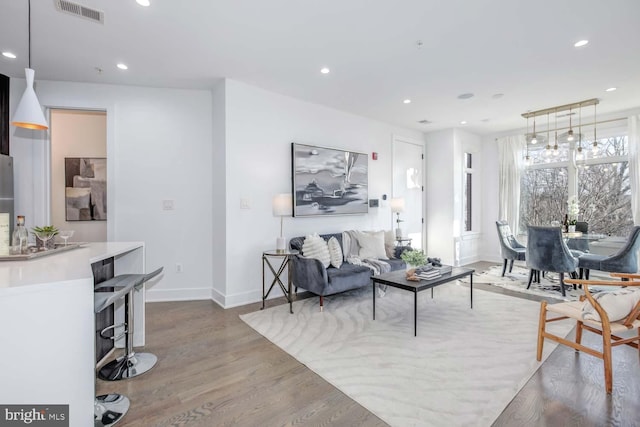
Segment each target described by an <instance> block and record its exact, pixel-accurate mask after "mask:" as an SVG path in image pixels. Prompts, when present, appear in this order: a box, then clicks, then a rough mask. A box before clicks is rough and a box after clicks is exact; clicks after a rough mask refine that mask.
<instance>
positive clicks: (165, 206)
mask: <svg viewBox="0 0 640 427" xmlns="http://www.w3.org/2000/svg"><path fill="white" fill-rule="evenodd" d="M162 210H163V211H172V210H173V200H163V201H162Z"/></svg>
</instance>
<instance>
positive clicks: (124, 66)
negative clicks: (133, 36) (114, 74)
mask: <svg viewBox="0 0 640 427" xmlns="http://www.w3.org/2000/svg"><path fill="white" fill-rule="evenodd" d="M116 67H118V68H120V69H121V70H128V69H129V67H127V65H126V64H123V63H122V62H121V63H119V64H118V65H116Z"/></svg>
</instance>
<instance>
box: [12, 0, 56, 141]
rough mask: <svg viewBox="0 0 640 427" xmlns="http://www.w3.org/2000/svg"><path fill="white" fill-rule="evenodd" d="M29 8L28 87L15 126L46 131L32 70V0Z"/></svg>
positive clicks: (15, 119) (15, 115) (17, 110)
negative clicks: (34, 87)
mask: <svg viewBox="0 0 640 427" xmlns="http://www.w3.org/2000/svg"><path fill="white" fill-rule="evenodd" d="M28 7H29V68H25V70H24V73H25V77H26V80H27V87H26V89H25V90H24V94H23V95H22V98H21V99H20V102H19V103H18V108H16V112H15V114H14V115H13V121H12V122H11V124H12V125H13V126H17V127H21V128H26V129H37V130H46V129H49V125H48V124H47V120H46V119H45V118H44V114H43V113H42V107H41V106H40V102H38V97H37V96H36V92H35V90H34V89H33V81H34V77H35V71H34V70H33V69H32V68H31V0H29V2H28Z"/></svg>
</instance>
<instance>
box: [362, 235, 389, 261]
mask: <svg viewBox="0 0 640 427" xmlns="http://www.w3.org/2000/svg"><path fill="white" fill-rule="evenodd" d="M356 239H358V245H360V252H359V253H358V256H359V257H360V259H367V258H375V259H389V258H388V257H387V253H386V252H385V249H384V231H356Z"/></svg>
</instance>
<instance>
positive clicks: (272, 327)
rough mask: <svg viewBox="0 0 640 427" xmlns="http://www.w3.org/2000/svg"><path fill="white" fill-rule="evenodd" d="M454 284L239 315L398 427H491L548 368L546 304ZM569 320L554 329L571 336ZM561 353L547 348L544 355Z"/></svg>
mask: <svg viewBox="0 0 640 427" xmlns="http://www.w3.org/2000/svg"><path fill="white" fill-rule="evenodd" d="M473 296H474V298H473V300H474V304H473V309H471V308H470V307H469V288H467V287H464V286H461V285H459V284H458V283H457V282H453V283H450V284H447V285H443V286H439V287H437V288H435V294H434V299H431V293H430V291H428V290H427V291H423V292H421V293H420V294H419V295H418V336H417V337H414V336H413V294H412V293H410V292H407V291H402V290H399V289H395V288H388V290H387V293H386V295H385V296H384V297H383V298H376V320H375V321H374V320H372V301H371V298H372V297H371V288H370V287H368V288H361V289H359V290H355V291H350V292H347V293H343V294H339V295H334V296H330V297H325V309H324V312H320V311H319V306H318V298H309V299H305V300H302V301H296V302H295V303H294V306H293V310H294V314H289V306H288V304H287V305H282V306H278V307H273V308H270V309H267V310H264V311H257V312H254V313H249V314H246V315H243V316H240V317H241V318H242V320H244V321H245V322H246V323H247V324H249V325H250V326H251V327H252V328H254V329H255V330H256V331H258V332H259V333H260V334H262V335H264V336H265V337H266V338H267V339H269V340H270V341H271V342H273V343H274V344H276V345H277V346H279V347H280V348H281V349H283V350H284V351H286V352H287V353H289V354H290V355H292V356H293V357H295V358H296V359H297V360H299V361H300V362H301V363H303V364H305V365H306V366H307V367H309V368H310V369H311V370H313V371H314V372H316V373H317V374H319V375H320V376H321V377H323V378H324V379H325V380H327V381H328V382H329V383H331V384H332V385H334V386H335V387H337V388H338V389H340V390H341V391H343V392H344V393H345V394H347V395H348V396H349V397H351V398H352V399H354V400H355V401H357V402H358V403H360V404H361V405H363V406H364V407H365V408H367V409H368V410H369V411H371V412H373V413H374V414H376V415H377V416H378V417H380V418H381V419H383V420H384V421H385V422H387V423H389V424H390V425H392V426H445V425H446V426H489V425H491V423H492V422H493V421H494V420H495V419H496V418H497V417H498V415H500V413H501V412H502V410H503V409H504V407H505V406H506V405H507V404H508V403H509V402H510V401H511V399H512V398H513V397H514V396H515V394H516V393H517V392H518V391H519V390H520V388H522V386H523V385H524V384H525V383H526V382H527V380H528V379H529V378H530V377H531V375H532V374H533V373H534V372H535V370H536V369H537V368H538V367H539V366H540V363H538V362H537V361H536V339H537V325H538V316H539V309H540V304H539V303H536V302H533V301H528V300H524V299H520V298H515V297H509V296H505V295H501V294H498V293H493V292H487V291H482V290H474V294H473ZM566 323H568V322H556V323H551V324H548V326H547V328H548V329H549V330H553V332H554V333H557V334H560V335H565V334H567V333H568V332H569V331H570V329H571V325H569V324H566ZM554 348H555V346H554V345H553V344H552V343H550V342H548V341H547V342H545V352H544V358H546V357H547V356H548V355H549V353H550V352H551V351H552V350H553V349H554Z"/></svg>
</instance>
